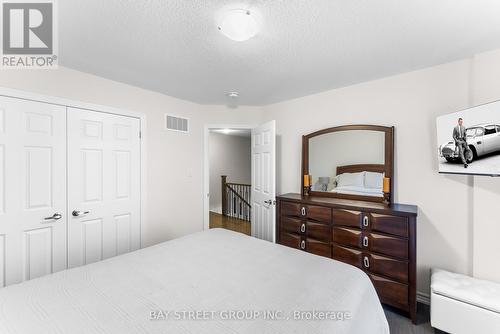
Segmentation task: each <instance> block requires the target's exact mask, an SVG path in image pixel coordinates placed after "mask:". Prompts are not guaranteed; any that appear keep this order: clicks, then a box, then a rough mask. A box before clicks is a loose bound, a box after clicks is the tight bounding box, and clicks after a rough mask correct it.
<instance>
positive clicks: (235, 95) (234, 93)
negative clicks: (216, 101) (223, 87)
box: [226, 92, 240, 99]
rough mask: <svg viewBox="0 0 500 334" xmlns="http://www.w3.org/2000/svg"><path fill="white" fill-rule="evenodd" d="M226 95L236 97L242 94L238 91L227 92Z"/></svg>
mask: <svg viewBox="0 0 500 334" xmlns="http://www.w3.org/2000/svg"><path fill="white" fill-rule="evenodd" d="M226 96H227V97H229V98H231V99H236V98H238V97H239V96H240V93H238V92H227V93H226Z"/></svg>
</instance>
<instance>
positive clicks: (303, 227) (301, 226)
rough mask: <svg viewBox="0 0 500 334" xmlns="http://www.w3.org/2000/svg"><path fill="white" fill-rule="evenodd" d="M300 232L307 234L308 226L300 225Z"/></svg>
mask: <svg viewBox="0 0 500 334" xmlns="http://www.w3.org/2000/svg"><path fill="white" fill-rule="evenodd" d="M300 232H302V233H305V232H306V224H302V225H300Z"/></svg>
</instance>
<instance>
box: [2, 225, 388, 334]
mask: <svg viewBox="0 0 500 334" xmlns="http://www.w3.org/2000/svg"><path fill="white" fill-rule="evenodd" d="M242 312H244V313H245V314H242ZM333 314H335V316H332V315H333ZM0 333H37V334H42V333H51V334H52V333H65V334H66V333H72V334H75V333H86V334H91V333H96V334H97V333H99V334H107V333H116V334H123V333H134V334H140V333H148V334H151V333H154V334H156V333H158V334H160V333H161V334H164V333H186V334H188V333H193V334H194V333H221V334H224V333H232V334H235V333H249V334H250V333H252V334H254V333H269V334H271V333H272V334H274V333H283V334H285V333H311V334H314V333H389V328H388V325H387V321H386V318H385V315H384V313H383V310H382V307H381V305H380V302H379V300H378V298H377V295H376V292H375V290H374V288H373V285H372V284H371V282H370V280H369V279H368V277H367V276H366V274H364V273H363V272H362V271H361V270H359V269H357V268H355V267H353V266H350V265H347V264H344V263H341V262H337V261H334V260H331V259H327V258H323V257H320V256H316V255H312V254H308V253H305V252H302V251H299V250H295V249H292V248H288V247H284V246H281V245H276V244H273V243H269V242H266V241H262V240H258V239H255V238H251V237H248V236H245V235H243V234H239V233H235V232H230V231H227V230H222V229H213V230H209V231H205V232H199V233H195V234H192V235H189V236H186V237H183V238H179V239H175V240H172V241H168V242H165V243H162V244H158V245H155V246H152V247H148V248H144V249H141V250H138V251H135V252H133V253H129V254H125V255H121V256H118V257H114V258H110V259H107V260H105V261H101V262H97V263H93V264H90V265H86V266H83V267H78V268H74V269H70V270H65V271H62V272H58V273H55V274H52V275H49V276H45V277H41V278H38V279H34V280H31V281H27V282H24V283H21V284H17V285H12V286H9V287H6V288H3V289H0Z"/></svg>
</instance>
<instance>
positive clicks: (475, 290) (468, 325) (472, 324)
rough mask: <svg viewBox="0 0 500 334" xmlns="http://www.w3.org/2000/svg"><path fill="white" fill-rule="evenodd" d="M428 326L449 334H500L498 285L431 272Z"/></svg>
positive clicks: (435, 271)
mask: <svg viewBox="0 0 500 334" xmlns="http://www.w3.org/2000/svg"><path fill="white" fill-rule="evenodd" d="M431 325H432V327H434V328H437V329H439V330H442V331H446V332H448V333H453V334H461V333H464V334H465V333H467V334H469V333H485V334H486V333H500V284H498V283H493V282H489V281H484V280H479V279H475V278H472V277H468V276H465V275H459V274H455V273H451V272H448V271H444V270H440V269H433V270H432V275H431Z"/></svg>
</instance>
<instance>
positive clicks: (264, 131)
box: [251, 121, 276, 242]
mask: <svg viewBox="0 0 500 334" xmlns="http://www.w3.org/2000/svg"><path fill="white" fill-rule="evenodd" d="M275 152H276V126H275V122H274V121H271V122H269V123H266V124H263V125H261V126H259V127H257V128H255V129H252V194H251V197H252V219H251V224H252V236H254V237H256V238H259V239H264V240H268V241H273V242H274V240H275V236H274V234H275V231H274V229H275V220H276V212H275V209H274V208H275V206H274V200H275V197H276V190H275V184H276V171H275V154H276V153H275ZM269 201H270V202H269Z"/></svg>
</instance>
